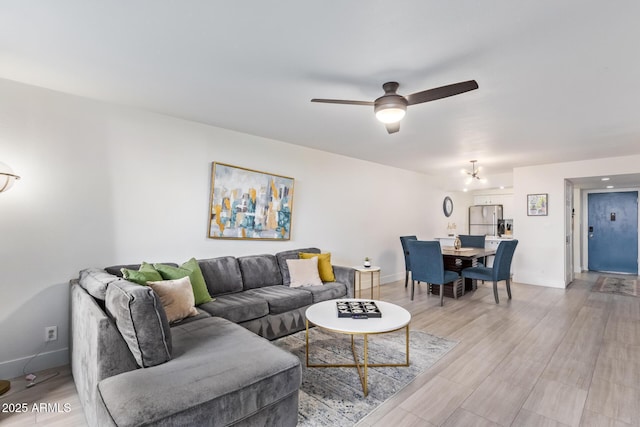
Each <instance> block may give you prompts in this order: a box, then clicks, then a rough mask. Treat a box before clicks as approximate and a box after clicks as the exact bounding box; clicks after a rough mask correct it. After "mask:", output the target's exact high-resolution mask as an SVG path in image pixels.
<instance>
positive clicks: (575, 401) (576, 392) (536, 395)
mask: <svg viewBox="0 0 640 427" xmlns="http://www.w3.org/2000/svg"><path fill="white" fill-rule="evenodd" d="M586 399H587V391H585V390H583V389H580V388H578V387H574V386H570V385H567V384H563V383H561V382H559V381H553V380H547V379H541V380H540V381H538V383H537V384H536V386H535V387H534V389H533V391H532V392H531V395H530V396H529V398H528V399H527V400H526V402H525V403H524V405H523V408H524V409H526V410H529V411H531V412H535V413H536V414H539V415H542V416H544V417H546V418H550V419H552V420H556V421H558V422H561V423H563V424H567V425H570V426H577V425H578V424H579V423H580V418H581V416H582V410H583V409H584V404H585V401H586Z"/></svg>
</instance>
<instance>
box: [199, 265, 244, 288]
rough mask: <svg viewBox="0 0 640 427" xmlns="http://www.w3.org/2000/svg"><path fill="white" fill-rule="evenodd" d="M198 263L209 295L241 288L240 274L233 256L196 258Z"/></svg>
mask: <svg viewBox="0 0 640 427" xmlns="http://www.w3.org/2000/svg"><path fill="white" fill-rule="evenodd" d="M198 265H200V270H201V271H202V275H203V276H204V281H205V282H206V283H207V289H208V290H209V295H211V296H216V295H222V294H229V293H232V292H240V291H241V290H242V274H241V273H240V266H239V265H238V260H237V259H236V258H235V257H232V256H224V257H220V258H211V259H201V260H198Z"/></svg>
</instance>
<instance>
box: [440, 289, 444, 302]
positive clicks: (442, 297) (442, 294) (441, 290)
mask: <svg viewBox="0 0 640 427" xmlns="http://www.w3.org/2000/svg"><path fill="white" fill-rule="evenodd" d="M443 305H444V285H440V307H442V306H443Z"/></svg>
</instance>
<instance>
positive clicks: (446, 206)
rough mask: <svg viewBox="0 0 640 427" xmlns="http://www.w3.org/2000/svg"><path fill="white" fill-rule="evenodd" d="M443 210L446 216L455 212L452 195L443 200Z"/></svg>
mask: <svg viewBox="0 0 640 427" xmlns="http://www.w3.org/2000/svg"><path fill="white" fill-rule="evenodd" d="M442 210H443V211H444V216H446V217H450V216H451V213H452V212H453V200H451V197H449V196H447V197H445V198H444V202H442Z"/></svg>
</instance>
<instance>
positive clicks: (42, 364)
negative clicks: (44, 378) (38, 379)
mask: <svg viewBox="0 0 640 427" xmlns="http://www.w3.org/2000/svg"><path fill="white" fill-rule="evenodd" d="M33 356H35V355H34V354H32V355H30V356H25V357H21V358H19V359H13V360H8V361H6V362H1V363H0V378H2V379H5V380H9V379H12V378H16V377H21V376H22V375H23V373H22V370H23V369H24V366H25V365H26V364H27V363H29V366H27V370H26V373H27V374H28V373H31V372H38V371H42V370H44V369H49V368H54V367H56V366H62V365H68V364H69V348H67V347H65V348H61V349H58V350H51V351H45V352H43V353H41V354H39V355H38V357H36V358H35V359H33V360H32V361H31V362H29V360H30V359H31V358H32V357H33Z"/></svg>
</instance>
